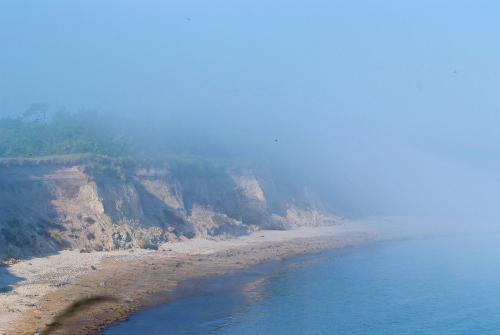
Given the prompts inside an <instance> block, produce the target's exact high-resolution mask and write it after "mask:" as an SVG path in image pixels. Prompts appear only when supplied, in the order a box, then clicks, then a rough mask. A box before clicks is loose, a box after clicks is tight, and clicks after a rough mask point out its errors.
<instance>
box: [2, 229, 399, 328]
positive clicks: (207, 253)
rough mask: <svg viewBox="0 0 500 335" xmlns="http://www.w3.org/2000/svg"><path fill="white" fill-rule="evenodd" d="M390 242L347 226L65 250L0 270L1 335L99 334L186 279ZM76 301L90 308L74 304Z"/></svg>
mask: <svg viewBox="0 0 500 335" xmlns="http://www.w3.org/2000/svg"><path fill="white" fill-rule="evenodd" d="M391 237H394V235H393V236H390V234H389V235H388V234H387V233H386V232H384V234H382V233H381V231H380V230H375V229H373V226H372V225H366V224H363V223H349V224H342V225H335V226H328V227H314V228H313V227H311V228H297V229H293V230H288V231H257V232H254V233H252V234H251V235H249V236H243V237H240V238H236V239H229V240H217V241H216V240H206V239H192V240H187V241H185V242H177V243H165V244H163V245H162V246H161V248H160V249H159V250H157V251H151V250H142V249H131V250H121V251H114V252H94V253H80V252H78V251H62V252H60V253H58V254H55V255H51V256H48V257H43V258H34V259H30V260H23V261H21V262H19V263H17V264H14V265H12V266H10V267H8V268H5V267H4V268H1V272H0V275H1V277H0V283H1V284H2V287H3V292H2V293H1V295H0V334H2V335H11V334H35V332H36V331H37V330H38V331H40V332H41V334H99V333H101V332H102V331H103V330H104V329H105V328H106V327H108V326H109V325H111V324H112V323H114V322H116V321H118V320H122V319H125V318H127V317H128V316H129V315H130V314H131V313H134V312H135V311H137V310H140V309H142V308H145V307H147V306H150V305H152V304H157V303H163V302H167V301H168V299H169V298H167V296H166V294H165V292H169V291H170V290H172V289H173V288H175V287H176V286H177V285H178V284H179V283H181V282H182V281H185V280H188V279H194V278H200V277H208V276H216V275H222V274H226V273H229V272H231V271H237V270H239V269H242V268H245V267H248V266H252V265H255V264H258V263H262V262H266V261H272V260H280V259H283V258H285V257H290V256H293V255H299V254H304V253H313V252H318V251H321V250H325V249H332V248H342V247H346V246H352V245H357V244H361V243H366V242H369V241H374V240H381V239H387V238H391ZM95 297H97V298H96V299H94V298H95ZM88 298H90V299H88ZM82 299H83V300H82ZM85 299H88V300H85ZM75 301H84V303H78V304H76V305H75V304H74V303H75ZM72 304H73V305H72ZM87 304H88V305H87ZM70 306H71V307H70ZM68 307H70V308H69V309H68ZM68 311H70V312H68Z"/></svg>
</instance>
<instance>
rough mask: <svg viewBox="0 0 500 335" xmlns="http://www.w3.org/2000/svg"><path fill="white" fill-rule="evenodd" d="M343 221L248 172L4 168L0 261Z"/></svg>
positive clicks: (50, 166)
mask: <svg viewBox="0 0 500 335" xmlns="http://www.w3.org/2000/svg"><path fill="white" fill-rule="evenodd" d="M285 193H286V192H285ZM299 203H300V205H299ZM336 220H337V218H336V217H334V216H332V215H330V214H328V213H326V212H324V211H322V210H320V206H318V205H317V204H316V203H313V202H308V201H307V200H304V199H300V201H297V199H296V196H291V195H287V194H283V193H281V194H279V190H278V189H277V188H276V186H275V185H274V184H273V182H272V181H270V180H266V179H263V178H259V177H257V176H256V174H255V173H254V172H253V171H251V170H248V169H246V170H245V169H228V168H218V169H208V170H207V169H204V168H200V167H196V166H195V167H193V166H184V167H181V168H179V167H177V168H170V167H169V166H168V165H159V166H155V167H151V166H149V167H141V166H137V165H134V166H124V165H123V166H122V165H116V164H111V163H106V164H92V163H90V164H89V163H88V162H87V163H85V164H83V163H41V164H31V165H18V166H8V165H2V166H0V257H24V256H30V255H39V254H46V253H50V252H54V251H57V250H60V249H64V248H78V249H85V250H112V249H119V248H130V247H133V246H135V247H141V248H155V247H157V246H158V245H159V244H160V243H162V242H164V241H173V240H183V239H187V238H192V237H203V238H224V237H227V236H237V235H242V234H247V233H249V232H251V231H254V230H258V229H264V228H265V229H286V228H290V227H293V226H301V225H325V224H333V223H335V222H336Z"/></svg>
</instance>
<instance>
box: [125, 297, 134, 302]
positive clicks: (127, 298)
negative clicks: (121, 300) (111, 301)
mask: <svg viewBox="0 0 500 335" xmlns="http://www.w3.org/2000/svg"><path fill="white" fill-rule="evenodd" d="M125 302H126V303H128V304H129V303H131V302H134V299H132V298H131V297H126V298H125Z"/></svg>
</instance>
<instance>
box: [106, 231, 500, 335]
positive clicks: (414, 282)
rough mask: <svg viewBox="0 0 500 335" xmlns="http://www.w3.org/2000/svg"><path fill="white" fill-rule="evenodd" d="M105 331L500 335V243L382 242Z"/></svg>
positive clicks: (199, 288)
mask: <svg viewBox="0 0 500 335" xmlns="http://www.w3.org/2000/svg"><path fill="white" fill-rule="evenodd" d="M106 334H108V335H114V334H123V335H129V334H172V335H176V334H221V335H222V334H224V335H226V334H227V335H229V334H230V335H243V334H244V335H255V334H261V335H267V334H318V335H319V334H346V335H347V334H349V335H352V334H399V335H404V334H468V335H471V334H500V237H499V236H495V235H493V236H492V235H485V236H483V235H477V236H457V237H442V238H431V239H418V240H406V241H397V242H386V243H377V244H373V245H366V246H361V247H353V248H346V249H343V250H336V251H331V252H327V253H322V254H320V255H312V256H308V257H301V258H297V259H294V260H290V261H287V262H280V263H274V264H271V265H267V268H266V267H264V268H262V267H261V268H258V267H257V268H255V269H253V270H250V271H246V272H241V273H238V274H233V275H230V276H226V277H221V278H218V279H211V280H205V281H198V282H195V283H193V284H192V285H191V287H190V286H189V285H188V286H187V287H185V288H184V292H182V290H181V292H180V293H179V298H178V299H176V300H174V302H172V303H169V304H165V305H161V306H158V307H155V308H152V309H149V310H145V311H143V312H140V313H138V314H136V315H134V316H132V317H131V319H130V320H129V321H128V322H124V323H120V324H118V325H116V326H115V327H113V328H111V329H109V330H108V331H107V332H106Z"/></svg>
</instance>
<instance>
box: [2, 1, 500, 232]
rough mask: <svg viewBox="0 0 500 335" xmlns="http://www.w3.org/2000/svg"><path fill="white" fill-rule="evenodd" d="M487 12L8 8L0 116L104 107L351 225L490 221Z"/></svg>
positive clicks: (496, 134) (496, 119)
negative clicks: (266, 178) (390, 220)
mask: <svg viewBox="0 0 500 335" xmlns="http://www.w3.org/2000/svg"><path fill="white" fill-rule="evenodd" d="M499 10H500V4H499V3H498V2H496V1H456V0H455V1H451V0H448V1H430V0H424V1H418V2H416V1H415V2H411V3H410V2H407V1H404V2H403V1H337V0H328V1H326V0H325V1H317V0H313V1H272V2H269V1H219V0H216V1H185V0H183V1H140V2H139V1H124V0H120V1H117V0H115V1H89V0H86V1H71V2H68V1H62V0H59V1H56V0H54V1H21V0H18V1H4V2H2V3H1V4H0V113H2V114H4V115H15V114H18V113H22V112H23V111H25V110H26V109H27V108H28V107H29V106H30V105H31V104H33V103H43V104H47V105H48V106H50V109H52V110H57V109H60V108H65V109H67V110H79V109H82V108H87V109H92V110H98V111H99V112H101V113H103V115H106V116H107V117H109V118H111V119H112V120H114V121H116V122H117V123H126V124H127V127H129V129H130V131H131V132H135V133H139V135H140V138H141V140H143V141H144V142H145V143H149V144H150V145H158V146H160V147H162V146H164V147H165V148H166V150H167V149H168V150H176V151H187V152H192V153H194V154H201V155H221V156H230V157H235V156H241V157H245V158H248V159H250V160H254V161H256V162H259V163H262V164H267V165H269V166H272V167H273V169H274V170H275V171H276V172H277V173H282V174H283V175H286V176H288V177H289V178H291V179H297V180H305V181H307V183H309V184H311V185H313V187H314V188H315V189H316V190H317V191H318V192H319V193H320V194H322V196H323V197H324V198H325V199H327V200H326V201H328V202H329V203H330V204H331V206H333V207H334V208H337V209H338V210H339V211H340V212H342V213H346V214H348V215H353V216H355V215H411V216H419V217H425V218H433V219H436V220H448V221H450V220H451V221H458V220H460V221H463V222H468V223H471V224H474V225H480V224H483V223H492V224H494V223H495V220H496V219H497V217H498V213H497V208H498V206H497V201H498V199H499V195H500V194H499V192H500V174H499V172H498V171H499V167H500V156H499V155H498V149H499V148H498V143H500V142H499V141H500V131H499V130H500V129H499V128H500V113H499V112H500V101H499V99H498V91H499V89H500V63H499V62H498V59H500V45H499V44H498V37H499V36H498V35H499V32H500V21H499V20H498V12H499Z"/></svg>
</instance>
